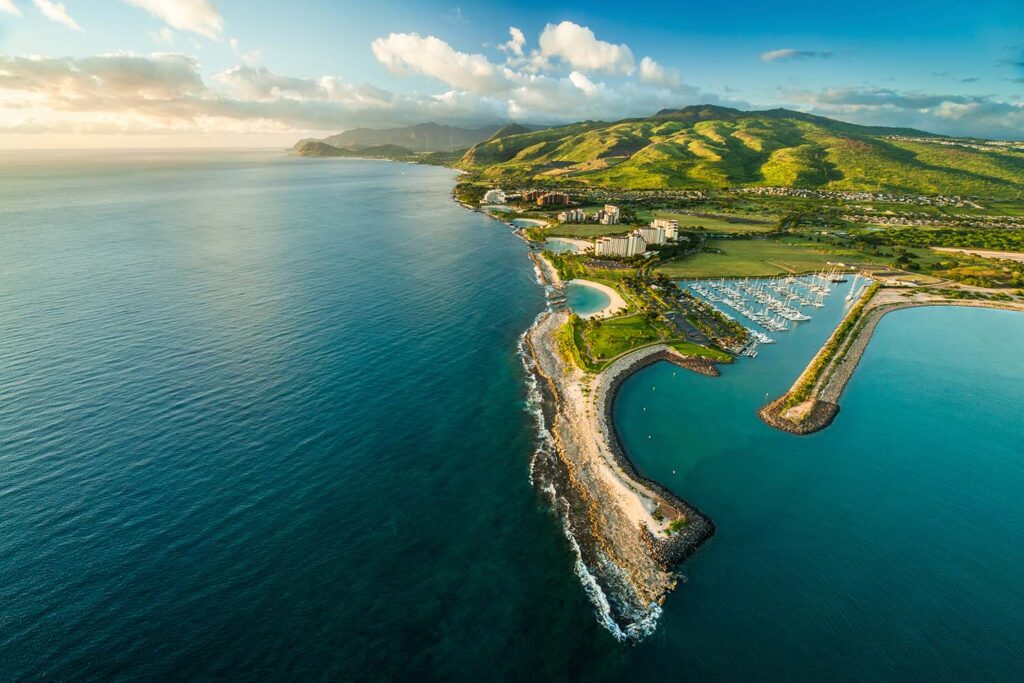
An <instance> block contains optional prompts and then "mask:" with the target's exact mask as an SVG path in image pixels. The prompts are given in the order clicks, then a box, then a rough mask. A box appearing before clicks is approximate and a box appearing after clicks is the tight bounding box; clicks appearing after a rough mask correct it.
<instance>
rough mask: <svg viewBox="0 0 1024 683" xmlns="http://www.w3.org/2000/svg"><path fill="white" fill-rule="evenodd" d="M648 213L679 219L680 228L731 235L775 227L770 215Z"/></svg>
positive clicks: (653, 216)
mask: <svg viewBox="0 0 1024 683" xmlns="http://www.w3.org/2000/svg"><path fill="white" fill-rule="evenodd" d="M650 214H651V218H674V219H675V220H677V221H679V229H680V230H695V229H699V228H703V229H704V230H705V231H707V232H715V233H725V234H728V235H732V234H737V233H757V232H771V231H772V230H774V229H775V219H774V218H772V217H770V216H756V217H753V216H752V217H747V216H735V217H732V216H730V217H728V218H726V217H725V216H713V217H704V216H691V215H689V214H684V213H672V212H670V211H652V212H650Z"/></svg>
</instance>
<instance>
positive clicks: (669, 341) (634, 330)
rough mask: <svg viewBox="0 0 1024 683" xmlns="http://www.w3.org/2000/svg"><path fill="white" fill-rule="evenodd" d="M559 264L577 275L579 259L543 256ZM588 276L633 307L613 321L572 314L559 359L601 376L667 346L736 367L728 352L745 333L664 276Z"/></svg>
mask: <svg viewBox="0 0 1024 683" xmlns="http://www.w3.org/2000/svg"><path fill="white" fill-rule="evenodd" d="M545 254H546V256H548V257H555V258H557V257H562V258H560V259H558V263H559V264H560V266H561V270H562V271H564V272H566V273H567V274H575V275H577V276H578V275H579V273H578V269H579V268H582V267H583V266H582V265H581V259H580V257H579V256H574V255H571V254H569V255H567V254H550V253H549V252H546V253H545ZM584 275H585V277H586V278H587V279H589V280H592V281H602V280H603V281H602V282H601V284H605V285H606V286H609V287H612V288H614V289H615V290H616V291H617V292H619V293H620V294H621V295H622V297H623V299H624V300H626V301H627V302H629V309H628V310H627V312H626V313H624V314H622V315H618V316H615V317H610V318H587V319H584V318H581V317H580V316H577V315H572V316H570V317H569V320H568V321H567V322H566V323H565V325H564V326H563V328H562V329H561V330H560V331H559V333H558V347H559V354H560V355H561V356H562V357H563V359H565V360H566V361H568V362H570V363H572V364H574V365H576V366H577V367H580V368H581V369H583V370H586V371H588V372H598V371H600V370H602V369H603V368H605V367H607V366H608V365H609V364H610V363H612V362H613V361H614V360H616V359H617V358H620V357H622V356H623V355H624V354H626V353H628V352H630V351H633V350H636V349H638V348H642V347H645V346H650V345H652V344H665V345H667V346H669V347H671V348H673V349H675V350H677V351H679V352H680V353H682V354H684V355H687V356H696V357H700V358H706V359H709V360H713V361H716V362H721V363H729V362H732V355H731V354H730V353H728V352H727V351H726V350H724V349H731V350H733V351H737V350H738V349H739V348H741V347H742V345H743V344H744V343H745V342H746V330H745V329H744V328H743V327H742V326H741V325H739V324H738V323H736V322H734V321H732V320H729V319H727V318H725V317H724V316H723V315H722V314H721V313H719V312H718V311H716V310H715V309H714V308H712V307H710V306H707V305H706V304H703V303H701V302H699V301H698V300H696V299H695V298H694V297H692V296H690V295H689V294H687V293H684V292H683V291H682V290H680V289H679V287H678V286H677V285H676V284H675V283H674V282H672V281H671V280H670V279H668V278H667V277H665V276H664V275H660V274H656V275H651V274H650V273H649V272H648V271H646V270H645V269H643V268H638V269H637V270H635V271H610V272H609V271H604V272H603V271H602V270H601V269H599V268H594V267H589V268H585V273H584Z"/></svg>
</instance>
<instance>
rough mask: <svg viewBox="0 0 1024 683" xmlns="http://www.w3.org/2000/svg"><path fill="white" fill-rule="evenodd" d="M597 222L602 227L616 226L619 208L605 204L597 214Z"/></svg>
mask: <svg viewBox="0 0 1024 683" xmlns="http://www.w3.org/2000/svg"><path fill="white" fill-rule="evenodd" d="M596 218H597V222H598V223H601V224H602V225H618V223H619V207H617V206H613V205H611V204H605V205H604V208H603V209H601V210H600V211H598V212H597V216H596Z"/></svg>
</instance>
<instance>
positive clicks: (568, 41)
mask: <svg viewBox="0 0 1024 683" xmlns="http://www.w3.org/2000/svg"><path fill="white" fill-rule="evenodd" d="M540 56H541V57H544V58H551V57H560V58H561V59H563V60H565V61H566V62H568V63H569V65H570V66H572V68H573V69H576V70H581V71H605V72H608V73H622V74H631V73H633V70H634V67H635V65H634V60H633V52H632V51H631V50H630V49H629V46H628V45H613V44H612V43H607V42H605V41H603V40H598V39H597V37H596V36H595V35H594V32H593V31H591V30H590V29H589V28H587V27H586V26H580V25H579V24H574V23H573V22H571V21H563V22H562V23H560V24H557V25H556V24H548V25H547V26H545V27H544V32H543V33H541V35H540Z"/></svg>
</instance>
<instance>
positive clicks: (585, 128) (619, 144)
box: [456, 105, 1024, 197]
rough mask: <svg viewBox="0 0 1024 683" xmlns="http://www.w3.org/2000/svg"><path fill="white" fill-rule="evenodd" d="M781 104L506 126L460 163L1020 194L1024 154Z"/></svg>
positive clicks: (490, 168)
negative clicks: (755, 108) (521, 127)
mask: <svg viewBox="0 0 1024 683" xmlns="http://www.w3.org/2000/svg"><path fill="white" fill-rule="evenodd" d="M966 142H967V141H959V142H957V141H955V140H953V139H950V138H943V137H941V136H936V135H933V134H931V133H925V132H921V131H917V130H913V129H908V128H884V127H877V126H858V125H855V124H851V123H844V122H842V121H836V120H833V119H829V118H825V117H821V116H813V115H810V114H805V113H802V112H796V111H790V110H787V109H771V110H767V111H751V112H745V111H740V110H737V109H730V108H728V107H718V106H712V105H700V106H693V107H685V108H682V109H665V110H662V111H660V112H658V113H657V114H655V115H653V116H650V117H647V118H639V119H626V120H623V121H617V122H613V123H605V122H595V121H584V122H581V123H574V124H570V125H566V126H558V127H554V128H547V129H543V130H535V131H529V130H526V131H507V134H503V135H501V136H494V137H492V138H491V139H488V140H485V141H482V142H479V143H478V144H476V145H474V146H473V147H471V148H470V149H469V150H468V151H467V152H466V153H465V155H463V157H462V159H461V160H460V161H459V162H458V163H457V164H456V165H457V166H458V167H459V168H462V169H464V170H467V171H470V172H472V173H474V174H475V175H477V176H479V177H482V178H483V179H490V180H492V181H502V182H514V183H545V184H552V185H581V186H594V187H609V188H612V187H614V188H623V189H629V188H635V189H657V188H715V187H743V186H749V187H756V186H784V187H804V188H824V189H833V190H865V191H888V192H898V193H913V194H917V193H921V194H961V195H977V196H990V197H1020V196H1022V194H1024V152H1021V151H1020V150H1016V149H1011V148H1008V147H997V146H985V145H974V144H965V143H966Z"/></svg>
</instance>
